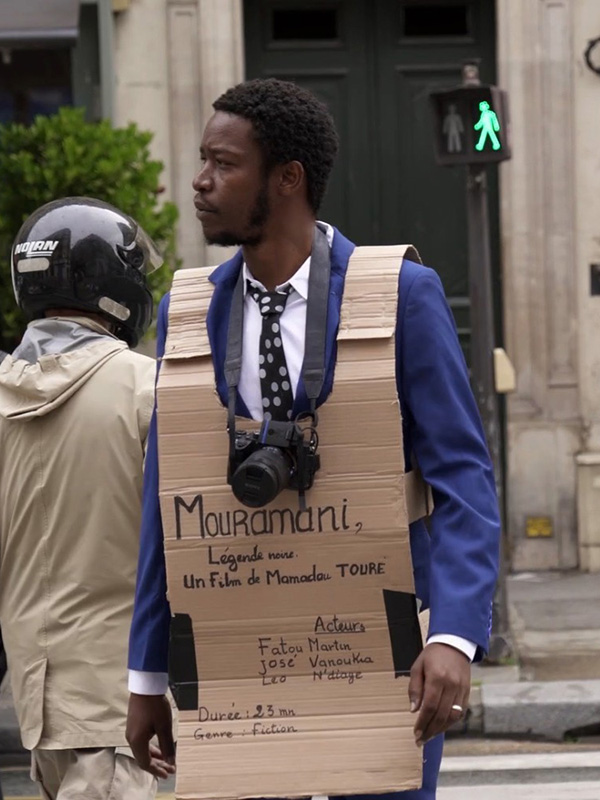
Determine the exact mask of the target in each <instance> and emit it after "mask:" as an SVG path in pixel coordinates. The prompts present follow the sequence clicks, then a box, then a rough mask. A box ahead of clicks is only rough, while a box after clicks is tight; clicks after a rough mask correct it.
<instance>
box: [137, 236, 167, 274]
mask: <svg viewBox="0 0 600 800" xmlns="http://www.w3.org/2000/svg"><path fill="white" fill-rule="evenodd" d="M135 243H136V245H137V246H138V247H140V248H141V250H142V251H143V253H144V262H143V264H142V265H141V266H140V268H139V270H140V272H141V273H143V274H144V275H150V273H152V272H156V270H157V269H158V268H159V267H162V265H163V264H164V263H165V260H164V258H163V257H162V254H161V252H160V251H159V249H158V247H157V246H156V245H155V244H154V242H153V241H152V239H151V238H150V237H149V236H148V234H147V233H146V231H145V230H143V228H140V227H139V226H138V229H137V234H136V237H135Z"/></svg>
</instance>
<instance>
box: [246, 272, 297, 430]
mask: <svg viewBox="0 0 600 800" xmlns="http://www.w3.org/2000/svg"><path fill="white" fill-rule="evenodd" d="M290 289H291V287H290V286H288V287H287V288H286V289H283V290H281V291H279V292H267V291H262V290H261V289H258V288H257V287H256V286H253V285H252V284H251V283H250V282H248V292H249V293H250V296H251V297H252V299H253V300H254V301H255V302H256V304H257V305H258V307H259V309H260V313H261V316H262V330H261V334H260V346H259V356H258V362H259V377H260V390H261V396H262V405H263V412H264V413H265V414H266V413H269V414H270V415H271V418H272V419H273V420H275V421H279V422H281V421H283V422H285V421H287V420H289V419H291V416H292V406H293V404H294V396H293V394H292V386H291V383H290V376H289V372H288V368H287V363H286V360H285V353H284V352H283V343H282V340H281V323H280V317H281V315H282V313H283V311H284V309H285V304H286V303H287V299H288V295H289V293H290Z"/></svg>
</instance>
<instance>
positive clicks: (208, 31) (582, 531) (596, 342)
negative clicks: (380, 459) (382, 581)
mask: <svg viewBox="0 0 600 800" xmlns="http://www.w3.org/2000/svg"><path fill="white" fill-rule="evenodd" d="M242 5H243V3H242V0H131V2H130V5H129V9H128V10H127V11H126V12H123V13H122V14H119V15H117V18H116V32H115V33H116V37H115V38H116V72H117V76H118V77H117V90H116V109H117V110H116V122H117V123H118V124H124V123H125V122H127V121H128V120H130V119H133V120H136V121H137V122H138V123H139V124H140V125H141V126H143V127H146V128H149V129H152V130H155V131H156V138H155V141H154V144H153V152H154V154H155V155H156V156H157V157H158V158H160V159H161V160H162V161H163V162H164V163H165V166H166V172H165V181H166V184H167V191H168V195H169V196H170V197H171V198H173V199H174V200H175V201H176V202H177V204H178V206H179V209H180V212H181V220H180V226H179V246H180V252H181V255H182V257H183V260H184V263H185V265H186V266H194V265H198V264H206V263H217V262H218V261H222V260H223V256H224V254H223V251H222V250H217V249H216V248H207V247H205V245H204V243H203V241H202V236H201V232H200V226H199V225H198V222H197V220H196V218H195V214H194V209H193V205H192V197H193V193H192V190H191V187H190V183H191V180H192V177H193V175H194V174H195V172H196V170H197V166H198V145H199V142H200V136H201V132H202V129H203V127H204V124H205V123H206V121H207V119H208V118H209V116H210V113H211V108H210V105H211V102H212V100H213V99H214V98H215V97H216V96H217V95H218V94H219V93H220V92H221V91H223V90H224V89H225V88H227V87H228V86H231V85H233V84H234V83H236V82H237V81H239V80H241V79H242V78H243V18H242ZM594 35H600V3H598V0H527V1H526V2H524V1H523V0H497V39H498V71H499V83H500V85H502V86H503V88H506V89H507V90H508V91H509V93H510V107H511V116H512V143H513V154H514V155H513V159H512V161H510V162H508V163H506V164H505V165H503V166H502V168H501V231H502V252H503V267H502V268H503V293H504V294H503V304H504V327H505V339H506V349H507V351H508V353H509V355H510V356H511V358H512V360H513V362H514V364H515V367H516V370H517V391H516V392H515V394H514V395H512V396H511V397H509V398H508V401H507V467H508V475H507V495H508V519H507V528H508V538H509V543H510V558H511V562H512V566H513V568H514V569H516V570H524V569H526V570H529V569H548V568H561V569H567V568H573V567H576V566H578V565H579V564H580V565H581V566H582V567H583V568H584V569H590V568H594V569H597V570H600V313H599V312H600V297H595V296H593V297H592V296H590V264H591V263H599V264H600V192H599V191H598V184H599V179H600V148H598V144H597V142H598V131H600V102H599V99H600V76H597V75H595V74H593V73H592V72H590V70H588V69H587V68H586V67H585V65H584V61H583V52H584V50H585V46H586V44H587V41H588V39H589V38H590V36H594ZM149 54H151V57H149ZM599 63H600V57H599ZM140 65H143V69H141V68H140ZM539 518H542V520H541V521H542V523H545V524H540V520H539ZM528 532H529V533H530V534H531V533H535V532H537V533H540V532H545V533H550V534H551V535H550V536H543V537H540V536H537V537H532V536H530V535H527V534H528Z"/></svg>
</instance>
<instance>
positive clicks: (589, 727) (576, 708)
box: [463, 572, 600, 740]
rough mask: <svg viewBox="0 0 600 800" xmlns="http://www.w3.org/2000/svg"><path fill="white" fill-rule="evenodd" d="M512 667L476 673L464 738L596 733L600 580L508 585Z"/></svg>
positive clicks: (554, 575) (523, 580) (543, 579)
mask: <svg viewBox="0 0 600 800" xmlns="http://www.w3.org/2000/svg"><path fill="white" fill-rule="evenodd" d="M507 594H508V605H509V618H510V626H511V631H512V638H513V644H514V647H515V650H516V654H517V658H516V660H515V664H513V665H509V666H504V667H492V666H489V667H488V666H475V667H474V668H473V689H472V697H471V716H470V718H469V720H468V721H467V723H466V725H464V726H463V731H464V732H469V733H474V734H484V735H486V736H500V735H501V736H521V737H530V738H531V737H534V738H536V737H543V738H547V739H554V740H560V739H562V738H563V737H564V736H565V734H567V733H569V734H571V735H577V734H579V735H581V734H582V733H584V732H585V733H590V732H592V731H594V732H595V733H600V575H590V574H584V573H578V572H568V573H560V572H545V573H522V574H518V575H511V576H509V578H508V587H507Z"/></svg>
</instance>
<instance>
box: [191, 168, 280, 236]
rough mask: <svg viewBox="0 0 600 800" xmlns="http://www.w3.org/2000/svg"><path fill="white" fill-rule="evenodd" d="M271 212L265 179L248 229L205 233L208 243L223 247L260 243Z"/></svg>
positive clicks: (251, 213) (251, 214)
mask: <svg viewBox="0 0 600 800" xmlns="http://www.w3.org/2000/svg"><path fill="white" fill-rule="evenodd" d="M270 213H271V208H270V205H269V194H268V190H267V181H266V180H265V181H264V182H263V184H262V186H261V187H260V191H259V193H258V195H257V197H256V201H255V203H254V207H253V208H252V211H251V212H250V218H249V220H248V225H247V226H246V230H245V231H244V232H242V231H238V232H236V231H220V232H219V233H214V234H212V235H211V236H209V235H206V234H205V235H204V238H205V239H206V243H207V244H216V245H221V247H235V246H237V247H243V246H244V245H249V246H254V245H257V244H260V243H261V241H262V238H263V233H264V226H265V224H266V222H267V220H268V219H269V216H270Z"/></svg>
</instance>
